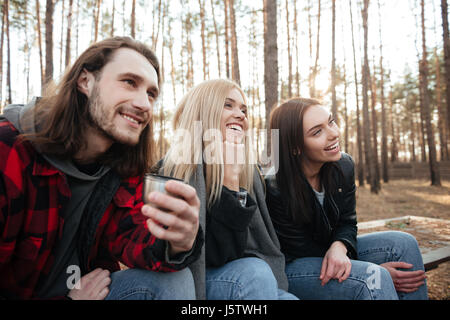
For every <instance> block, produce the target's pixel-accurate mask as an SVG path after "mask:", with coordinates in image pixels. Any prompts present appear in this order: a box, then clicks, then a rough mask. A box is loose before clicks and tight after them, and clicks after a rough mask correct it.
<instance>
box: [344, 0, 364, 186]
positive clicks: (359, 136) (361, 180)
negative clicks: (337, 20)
mask: <svg viewBox="0 0 450 320" xmlns="http://www.w3.org/2000/svg"><path fill="white" fill-rule="evenodd" d="M348 4H349V7H350V25H351V29H352V49H353V70H354V78H355V95H356V140H357V144H358V167H357V169H358V182H359V185H360V186H364V160H363V147H362V133H361V124H360V122H359V119H360V108H359V88H358V72H357V68H356V53H355V36H354V32H353V13H352V3H351V0H348Z"/></svg>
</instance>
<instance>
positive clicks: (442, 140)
mask: <svg viewBox="0 0 450 320" xmlns="http://www.w3.org/2000/svg"><path fill="white" fill-rule="evenodd" d="M434 68H435V70H436V84H435V91H436V104H437V109H438V131H439V144H440V146H441V148H440V151H441V161H442V160H448V148H447V136H446V131H445V129H446V128H445V127H446V125H445V110H444V109H443V108H442V95H441V68H440V67H439V57H438V53H437V48H436V47H434Z"/></svg>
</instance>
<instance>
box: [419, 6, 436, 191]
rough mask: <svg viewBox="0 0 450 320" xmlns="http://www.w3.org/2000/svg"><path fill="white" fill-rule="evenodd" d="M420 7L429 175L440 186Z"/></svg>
mask: <svg viewBox="0 0 450 320" xmlns="http://www.w3.org/2000/svg"><path fill="white" fill-rule="evenodd" d="M420 3H421V7H422V52H423V54H422V63H421V66H420V74H421V75H422V76H421V88H422V92H423V105H422V108H423V110H424V115H425V119H424V120H425V127H426V130H427V142H428V155H429V160H430V161H429V165H430V177H431V185H433V186H440V185H441V176H440V172H439V167H438V163H437V160H436V145H435V141H434V134H433V127H432V125H431V111H430V98H429V93H428V62H427V47H426V38H425V35H426V34H425V4H424V0H421V2H420Z"/></svg>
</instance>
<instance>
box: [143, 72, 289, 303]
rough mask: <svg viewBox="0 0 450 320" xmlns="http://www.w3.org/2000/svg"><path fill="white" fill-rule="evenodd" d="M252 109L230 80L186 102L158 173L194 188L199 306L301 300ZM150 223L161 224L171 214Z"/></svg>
mask: <svg viewBox="0 0 450 320" xmlns="http://www.w3.org/2000/svg"><path fill="white" fill-rule="evenodd" d="M246 104H247V102H246V97H245V94H244V92H243V91H242V90H241V89H240V88H239V86H238V85H237V84H236V83H234V82H231V81H228V80H210V81H205V82H203V83H201V84H199V85H198V86H196V87H195V88H193V89H192V90H191V91H190V92H188V93H187V94H186V95H185V96H184V97H183V99H182V100H181V102H180V104H179V106H178V108H177V111H176V113H175V117H174V129H175V135H174V141H173V142H172V144H171V148H170V149H169V151H168V153H167V155H166V157H165V158H164V159H163V161H162V163H161V162H160V166H159V172H160V173H162V174H164V175H166V176H172V177H175V178H179V179H182V180H184V181H185V182H187V183H189V184H190V185H192V186H194V187H195V189H196V191H197V194H198V196H199V199H200V203H201V206H200V224H201V226H202V229H203V230H205V241H206V245H205V251H204V252H203V254H202V257H201V258H200V259H199V261H197V262H196V263H194V264H193V266H191V270H192V272H193V274H194V280H195V282H196V294H197V298H199V299H204V298H206V299H215V300H220V299H227V300H228V299H229V300H236V299H274V300H277V299H296V297H295V296H293V295H292V294H290V293H288V292H287V284H288V282H287V278H286V275H285V272H284V267H285V265H284V256H283V254H282V253H281V251H280V246H279V242H278V239H277V236H276V233H275V230H274V228H273V226H272V223H271V221H270V216H269V213H268V210H267V207H266V204H265V195H264V186H263V180H262V179H261V176H260V174H259V171H258V170H257V167H256V164H255V161H254V158H253V153H252V151H251V150H252V148H251V143H250V142H251V139H250V137H249V135H248V128H249V123H248V117H247V112H248V110H247V105H246ZM151 218H152V219H154V220H156V221H158V222H159V223H163V224H164V219H170V214H167V213H163V212H157V210H156V209H155V211H154V214H153V215H151Z"/></svg>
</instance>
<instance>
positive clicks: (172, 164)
mask: <svg viewBox="0 0 450 320" xmlns="http://www.w3.org/2000/svg"><path fill="white" fill-rule="evenodd" d="M232 89H237V90H238V91H239V92H240V93H241V95H242V97H243V99H244V103H245V104H247V101H246V100H247V99H246V96H245V93H244V92H243V91H242V89H241V88H240V87H239V86H238V85H237V84H236V83H234V82H232V81H230V80H224V79H217V80H208V81H204V82H202V83H201V84H199V85H197V86H196V87H194V88H193V89H191V90H190V91H189V92H188V93H187V94H186V95H185V96H184V97H183V98H182V100H181V101H180V103H179V104H178V107H177V110H176V112H175V115H174V120H173V128H174V130H175V132H176V133H177V132H178V133H180V131H181V133H183V132H185V133H189V134H186V135H185V136H183V138H184V139H183V140H182V141H179V139H175V141H173V142H172V143H171V147H170V149H169V151H168V152H167V155H166V157H165V159H164V164H163V172H164V175H170V176H173V177H175V178H178V179H182V180H184V181H185V182H189V180H190V178H191V177H192V175H193V174H194V173H195V170H196V168H197V166H198V165H199V164H200V163H202V162H204V161H203V157H202V156H203V153H204V150H205V141H204V138H205V137H204V135H205V132H206V133H207V132H208V130H209V129H216V130H220V121H221V116H222V112H223V108H224V104H225V100H226V98H227V97H228V94H229V93H230V91H231V90H232ZM199 122H200V123H201V125H202V126H201V132H199V130H198V126H197V127H196V124H199ZM180 129H182V130H180ZM186 136H188V137H190V138H191V141H190V145H191V146H192V147H193V148H191V150H188V151H189V152H188V156H187V157H185V158H184V159H183V160H184V162H183V163H179V159H180V153H183V154H185V151H186V147H188V144H187V142H186V140H185V138H186ZM211 144H212V148H211V149H212V150H213V153H214V155H213V156H214V158H215V159H216V160H219V161H218V162H217V161H214V162H213V163H205V164H204V165H205V171H204V172H205V174H206V175H205V184H206V193H207V204H208V205H207V206H208V208H210V207H211V206H212V204H214V202H215V201H217V200H218V199H219V197H220V194H221V192H222V186H223V180H224V165H223V160H222V159H223V155H222V146H221V144H222V141H219V140H218V139H215V140H214V141H212V142H211ZM199 146H201V148H199ZM244 146H245V163H244V168H243V169H242V170H241V173H240V176H239V184H240V187H242V188H245V189H246V190H248V191H249V192H251V191H252V188H253V173H254V169H255V165H254V164H255V162H254V159H255V155H254V153H253V149H252V148H251V138H250V136H249V135H248V134H246V135H245V138H244ZM210 147H211V145H209V146H208V148H210ZM192 149H194V152H192Z"/></svg>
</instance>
